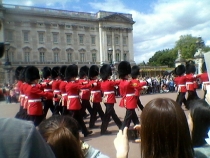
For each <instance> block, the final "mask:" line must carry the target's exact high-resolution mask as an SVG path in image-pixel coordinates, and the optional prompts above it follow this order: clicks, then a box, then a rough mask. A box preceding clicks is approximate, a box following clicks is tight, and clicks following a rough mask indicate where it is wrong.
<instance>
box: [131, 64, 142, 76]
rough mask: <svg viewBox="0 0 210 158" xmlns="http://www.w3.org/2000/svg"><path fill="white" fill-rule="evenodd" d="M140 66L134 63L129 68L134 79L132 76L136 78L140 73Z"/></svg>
mask: <svg viewBox="0 0 210 158" xmlns="http://www.w3.org/2000/svg"><path fill="white" fill-rule="evenodd" d="M139 71H140V68H139V66H137V65H134V66H133V67H132V68H131V77H132V78H133V79H134V78H137V77H138V75H140V72H139Z"/></svg>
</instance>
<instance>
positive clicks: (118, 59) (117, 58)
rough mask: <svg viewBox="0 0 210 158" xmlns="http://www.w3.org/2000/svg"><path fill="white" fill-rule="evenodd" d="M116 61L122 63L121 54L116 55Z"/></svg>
mask: <svg viewBox="0 0 210 158" xmlns="http://www.w3.org/2000/svg"><path fill="white" fill-rule="evenodd" d="M116 61H118V62H119V61H120V52H117V53H116Z"/></svg>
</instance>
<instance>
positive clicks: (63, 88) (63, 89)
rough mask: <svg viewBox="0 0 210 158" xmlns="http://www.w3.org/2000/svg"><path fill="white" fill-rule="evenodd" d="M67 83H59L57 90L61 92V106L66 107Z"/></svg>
mask: <svg viewBox="0 0 210 158" xmlns="http://www.w3.org/2000/svg"><path fill="white" fill-rule="evenodd" d="M67 83H68V82H67V81H61V83H60V85H59V89H60V91H61V96H62V98H61V100H62V106H67V93H66V85H67Z"/></svg>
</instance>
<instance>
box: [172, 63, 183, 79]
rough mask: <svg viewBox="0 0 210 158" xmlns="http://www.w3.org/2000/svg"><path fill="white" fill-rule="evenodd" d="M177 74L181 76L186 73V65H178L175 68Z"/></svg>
mask: <svg viewBox="0 0 210 158" xmlns="http://www.w3.org/2000/svg"><path fill="white" fill-rule="evenodd" d="M174 71H175V74H176V75H178V76H181V75H183V74H184V73H185V66H184V65H178V66H177V67H176V68H175V70H174Z"/></svg>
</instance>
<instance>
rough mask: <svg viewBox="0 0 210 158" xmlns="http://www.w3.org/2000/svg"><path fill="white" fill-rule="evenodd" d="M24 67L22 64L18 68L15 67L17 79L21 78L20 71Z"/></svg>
mask: <svg viewBox="0 0 210 158" xmlns="http://www.w3.org/2000/svg"><path fill="white" fill-rule="evenodd" d="M23 69H24V67H22V66H18V67H17V68H16V69H15V79H16V80H19V79H20V73H21V71H22V70H23Z"/></svg>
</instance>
